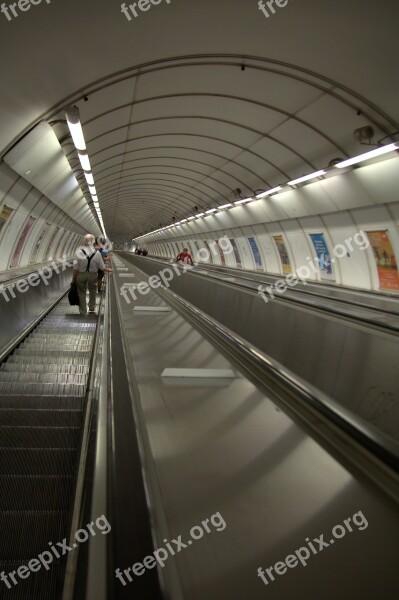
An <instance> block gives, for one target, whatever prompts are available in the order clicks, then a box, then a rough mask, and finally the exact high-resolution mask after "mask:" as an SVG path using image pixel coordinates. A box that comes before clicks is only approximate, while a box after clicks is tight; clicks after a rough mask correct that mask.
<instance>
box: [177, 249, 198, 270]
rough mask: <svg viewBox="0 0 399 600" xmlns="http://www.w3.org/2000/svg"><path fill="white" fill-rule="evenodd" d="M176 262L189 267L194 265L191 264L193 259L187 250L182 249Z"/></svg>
mask: <svg viewBox="0 0 399 600" xmlns="http://www.w3.org/2000/svg"><path fill="white" fill-rule="evenodd" d="M176 262H177V263H179V262H182V263H184V264H186V265H187V264H190V265H191V266H193V265H194V262H193V257H192V256H191V254H190V252H189V251H188V248H183V251H182V252H179V254H178V255H177V257H176Z"/></svg>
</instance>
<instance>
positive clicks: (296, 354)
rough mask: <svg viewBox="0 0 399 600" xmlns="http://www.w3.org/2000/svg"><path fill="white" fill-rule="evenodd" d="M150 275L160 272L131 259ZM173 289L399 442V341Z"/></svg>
mask: <svg viewBox="0 0 399 600" xmlns="http://www.w3.org/2000/svg"><path fill="white" fill-rule="evenodd" d="M123 256H128V257H129V258H128V260H129V262H131V263H133V264H135V265H137V266H138V267H139V268H140V269H143V270H144V271H145V272H146V273H147V274H149V275H154V274H157V273H158V272H159V270H160V269H162V268H165V267H163V266H162V265H160V264H159V263H158V264H157V263H155V262H153V261H149V260H146V259H145V258H142V257H138V256H131V255H123ZM169 285H170V289H172V290H173V291H174V292H176V293H177V294H179V295H181V296H182V297H183V298H185V299H186V300H188V301H189V302H191V303H193V304H195V305H196V306H198V307H199V308H200V309H201V310H203V311H204V312H206V313H208V314H209V315H211V316H212V317H213V318H215V319H217V320H218V321H220V322H221V323H222V324H224V325H226V326H227V327H229V328H230V329H232V330H233V331H235V332H236V333H238V334H239V335H241V336H242V337H243V338H245V339H246V340H248V341H249V342H251V343H252V344H254V345H255V346H257V347H258V348H260V349H261V350H262V351H263V352H265V353H266V354H268V355H270V356H271V357H273V358H274V359H276V360H277V361H279V362H280V363H282V364H283V365H285V366H286V367H287V368H288V369H290V370H292V371H293V372H294V373H297V374H298V375H300V376H301V377H303V378H304V379H305V380H306V381H309V382H310V383H312V384H313V385H314V386H315V387H317V388H319V389H320V390H322V391H323V392H325V393H326V394H327V395H329V396H330V397H332V398H334V399H335V400H337V401H338V402H340V403H342V404H343V405H344V406H345V407H346V408H348V409H349V410H352V411H353V412H354V413H355V414H357V415H359V416H361V417H363V418H364V419H366V420H367V421H369V422H370V423H372V424H373V425H375V426H376V427H378V428H379V429H381V430H382V431H384V432H385V433H387V434H388V435H391V436H392V437H395V438H396V439H399V375H398V365H399V337H395V336H394V335H389V334H385V333H381V332H378V331H374V330H370V329H366V328H365V327H363V326H361V325H356V324H352V323H349V322H345V321H343V320H341V319H338V318H335V317H333V316H331V317H330V316H326V315H324V314H318V313H316V312H314V311H312V310H308V309H306V308H303V307H295V306H287V305H286V304H284V303H282V302H281V301H279V300H278V299H276V300H273V301H271V302H268V303H267V304H266V303H265V302H264V301H263V300H262V298H261V297H260V296H259V295H257V294H253V293H249V292H246V291H240V290H237V288H234V287H233V286H231V285H229V284H228V282H217V281H215V280H214V279H209V280H206V279H204V277H197V276H196V275H194V274H191V273H189V272H187V273H185V274H182V275H180V276H177V275H175V276H174V277H173V279H172V280H171V282H170V284H169Z"/></svg>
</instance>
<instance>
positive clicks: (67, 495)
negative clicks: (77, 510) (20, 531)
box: [0, 475, 74, 556]
mask: <svg viewBox="0 0 399 600" xmlns="http://www.w3.org/2000/svg"><path fill="white" fill-rule="evenodd" d="M73 487H74V478H73V477H72V476H57V477H55V476H44V475H31V476H26V475H17V476H16V475H14V476H7V477H4V476H3V477H1V476H0V512H1V511H4V510H6V511H12V510H17V511H23V510H30V511H32V510H68V508H69V507H70V503H71V499H72V495H73ZM3 556H4V555H3Z"/></svg>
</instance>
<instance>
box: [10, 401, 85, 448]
mask: <svg viewBox="0 0 399 600" xmlns="http://www.w3.org/2000/svg"><path fill="white" fill-rule="evenodd" d="M0 406H1V408H2V409H5V408H8V409H21V408H24V409H45V410H51V409H76V410H82V409H83V406H84V398H82V397H81V396H66V397H65V398H62V397H60V396H50V395H49V396H41V395H40V396H34V395H32V396H29V395H26V396H21V395H19V394H2V395H1V397H0ZM0 444H1V440H0Z"/></svg>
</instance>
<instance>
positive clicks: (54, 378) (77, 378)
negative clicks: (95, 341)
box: [0, 371, 87, 385]
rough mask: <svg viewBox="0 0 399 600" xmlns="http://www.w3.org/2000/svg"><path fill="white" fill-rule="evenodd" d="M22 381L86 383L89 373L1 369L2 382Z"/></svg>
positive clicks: (0, 379)
mask: <svg viewBox="0 0 399 600" xmlns="http://www.w3.org/2000/svg"><path fill="white" fill-rule="evenodd" d="M8 381H9V382H12V383H14V382H17V381H19V382H20V383H23V382H27V383H73V384H78V385H79V384H86V382H87V375H78V374H76V373H18V372H17V371H0V383H1V382H3V383H4V382H8Z"/></svg>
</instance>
